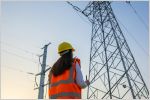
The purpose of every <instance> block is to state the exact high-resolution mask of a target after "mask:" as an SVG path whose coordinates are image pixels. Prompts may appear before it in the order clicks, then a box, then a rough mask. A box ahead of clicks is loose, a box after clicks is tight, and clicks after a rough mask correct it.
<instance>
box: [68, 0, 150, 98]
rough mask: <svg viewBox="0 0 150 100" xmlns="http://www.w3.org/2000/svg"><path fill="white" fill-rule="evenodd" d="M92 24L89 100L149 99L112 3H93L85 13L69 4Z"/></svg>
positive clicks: (90, 3) (89, 4) (87, 7)
mask: <svg viewBox="0 0 150 100" xmlns="http://www.w3.org/2000/svg"><path fill="white" fill-rule="evenodd" d="M68 4H70V5H71V6H72V7H73V8H74V9H75V10H77V11H79V12H81V13H82V14H83V15H85V17H87V18H88V20H89V21H90V22H91V23H92V35H91V49H90V65H89V80H90V82H91V85H90V86H89V87H88V91H87V98H88V99H92V98H94V99H116V98H117V99H131V98H133V99H141V98H146V99H148V98H149V90H148V88H147V86H146V84H145V82H144V80H143V78H142V75H141V73H140V70H139V68H138V66H137V64H136V62H135V59H134V57H133V54H132V52H131V50H130V48H129V46H128V44H127V41H126V39H125V37H124V35H123V33H122V31H121V28H120V26H119V24H118V22H117V20H116V18H115V15H114V13H113V10H112V7H111V2H109V1H91V2H89V3H88V4H87V6H86V7H85V9H84V10H81V9H80V8H79V7H77V6H74V5H73V4H72V3H70V2H68Z"/></svg>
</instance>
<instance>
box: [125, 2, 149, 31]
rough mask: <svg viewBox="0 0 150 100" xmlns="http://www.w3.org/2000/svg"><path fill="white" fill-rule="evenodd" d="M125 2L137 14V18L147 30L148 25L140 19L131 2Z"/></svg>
mask: <svg viewBox="0 0 150 100" xmlns="http://www.w3.org/2000/svg"><path fill="white" fill-rule="evenodd" d="M127 4H129V5H130V7H131V8H132V10H133V11H134V13H135V14H136V15H137V17H138V19H139V20H140V21H141V22H142V24H143V25H144V27H145V28H146V30H147V31H148V25H147V24H146V23H145V22H144V20H143V19H142V17H141V16H140V15H139V14H138V12H137V11H136V9H135V8H134V7H133V5H132V4H131V2H127Z"/></svg>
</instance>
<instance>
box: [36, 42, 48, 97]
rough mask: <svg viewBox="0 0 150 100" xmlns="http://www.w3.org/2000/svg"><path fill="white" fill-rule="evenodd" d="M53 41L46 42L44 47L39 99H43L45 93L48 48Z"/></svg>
mask: <svg viewBox="0 0 150 100" xmlns="http://www.w3.org/2000/svg"><path fill="white" fill-rule="evenodd" d="M50 44H51V43H48V44H46V45H45V46H44V47H43V48H42V49H44V53H43V62H42V65H41V67H42V68H41V74H40V75H41V77H40V87H39V94H38V99H43V95H44V80H45V68H46V57H47V48H48V46H49V45H50Z"/></svg>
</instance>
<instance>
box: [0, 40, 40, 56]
mask: <svg viewBox="0 0 150 100" xmlns="http://www.w3.org/2000/svg"><path fill="white" fill-rule="evenodd" d="M0 43H1V44H4V45H7V46H8V47H13V48H16V49H19V50H21V51H23V52H25V53H28V54H31V55H32V56H37V55H38V54H37V53H33V52H31V51H28V50H25V49H22V48H20V47H17V46H14V45H12V44H10V43H5V42H2V41H0Z"/></svg>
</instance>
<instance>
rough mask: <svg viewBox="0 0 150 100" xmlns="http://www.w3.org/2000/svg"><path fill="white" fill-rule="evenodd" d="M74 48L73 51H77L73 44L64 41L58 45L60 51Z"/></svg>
mask: <svg viewBox="0 0 150 100" xmlns="http://www.w3.org/2000/svg"><path fill="white" fill-rule="evenodd" d="M69 49H72V51H75V50H74V48H73V47H72V45H71V44H70V43H68V42H62V43H61V44H59V46H58V53H60V52H62V51H65V50H69Z"/></svg>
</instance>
